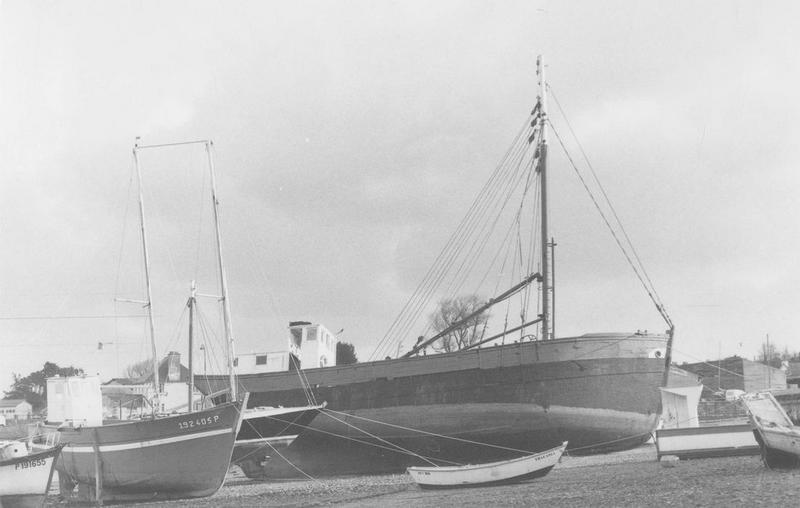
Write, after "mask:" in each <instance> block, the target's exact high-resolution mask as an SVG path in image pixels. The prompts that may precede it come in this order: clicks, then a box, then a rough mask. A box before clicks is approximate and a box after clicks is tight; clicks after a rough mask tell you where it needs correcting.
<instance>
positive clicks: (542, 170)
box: [536, 55, 551, 340]
mask: <svg viewBox="0 0 800 508" xmlns="http://www.w3.org/2000/svg"><path fill="white" fill-rule="evenodd" d="M536 74H537V76H539V129H540V132H541V141H540V142H539V147H538V148H539V184H540V189H541V212H540V213H541V220H542V223H541V234H542V236H541V243H540V245H541V252H542V268H541V272H542V339H544V340H548V339H550V338H551V335H550V260H549V255H548V254H549V253H548V249H547V244H548V239H549V237H550V234H549V231H548V224H547V90H546V88H547V82H546V81H545V77H544V59H543V58H542V56H541V55H539V57H538V58H537V59H536Z"/></svg>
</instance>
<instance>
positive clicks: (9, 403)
mask: <svg viewBox="0 0 800 508" xmlns="http://www.w3.org/2000/svg"><path fill="white" fill-rule="evenodd" d="M23 402H25V403H26V404H27V401H26V400H25V399H0V407H17V406H19V405H20V404H22V403H23Z"/></svg>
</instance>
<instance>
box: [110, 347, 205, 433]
mask: <svg viewBox="0 0 800 508" xmlns="http://www.w3.org/2000/svg"><path fill="white" fill-rule="evenodd" d="M158 379H159V387H160V390H159V391H160V393H159V399H158V401H159V407H158V412H159V413H185V412H187V411H197V410H198V409H202V406H203V400H202V397H203V396H202V394H201V393H200V391H199V390H198V389H197V388H195V389H194V392H193V393H192V407H191V408H189V407H188V406H189V369H187V368H186V367H184V366H183V365H182V364H181V354H180V353H178V352H177V351H170V352H169V353H168V354H167V356H166V357H165V358H164V359H163V360H161V362H159V364H158ZM102 392H103V395H104V396H105V397H106V406H107V407H106V413H108V414H109V415H114V416H115V417H117V418H125V417H126V412H127V414H128V416H130V415H131V414H134V413H135V412H136V411H137V410H138V411H139V412H142V411H144V409H145V408H144V404H145V403H144V400H147V401H150V400H153V399H154V398H155V397H154V395H155V394H154V391H153V375H152V374H149V375H147V376H144V377H142V378H140V379H112V380H111V381H109V382H108V383H106V384H104V385H103V386H102Z"/></svg>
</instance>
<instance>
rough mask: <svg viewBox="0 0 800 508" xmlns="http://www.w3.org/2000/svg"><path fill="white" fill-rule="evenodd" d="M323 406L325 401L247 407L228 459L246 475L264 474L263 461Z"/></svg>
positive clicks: (303, 426)
mask: <svg viewBox="0 0 800 508" xmlns="http://www.w3.org/2000/svg"><path fill="white" fill-rule="evenodd" d="M323 407H325V405H324V404H321V405H317V406H303V407H261V408H252V409H246V410H245V411H244V414H243V415H242V426H241V428H240V429H239V433H238V434H237V435H236V443H235V444H234V447H233V457H232V458H231V462H232V463H233V464H237V465H238V466H239V467H240V468H241V469H242V471H243V472H244V473H245V475H247V477H248V478H263V477H264V471H263V464H264V462H265V461H266V460H267V459H270V458H271V457H272V456H273V455H276V454H279V453H281V451H280V450H285V449H286V448H288V447H289V445H291V444H292V443H293V442H294V440H295V439H297V436H298V435H299V434H300V433H301V432H303V431H305V430H306V429H307V428H308V426H309V424H310V423H311V421H312V420H314V418H316V416H317V415H318V414H319V410H320V409H322V408H323Z"/></svg>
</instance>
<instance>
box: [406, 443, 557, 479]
mask: <svg viewBox="0 0 800 508" xmlns="http://www.w3.org/2000/svg"><path fill="white" fill-rule="evenodd" d="M566 447H567V443H562V444H561V446H558V447H556V448H552V449H550V450H547V451H544V452H542V453H537V454H535V455H526V456H523V457H517V458H515V459H510V460H505V461H501V462H492V463H486V464H474V465H467V466H460V467H459V466H455V467H454V466H450V467H409V468H408V474H410V475H411V477H412V478H413V479H414V482H416V483H417V485H419V486H420V488H423V489H454V488H462V487H490V486H495V485H508V484H510V483H519V482H522V481H526V480H532V479H534V478H541V477H542V476H545V475H546V474H547V473H549V472H550V470H551V469H553V467H554V466H555V465H556V464H557V463H558V461H559V460H560V459H561V455H562V454H563V453H564V450H565V449H566Z"/></svg>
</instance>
